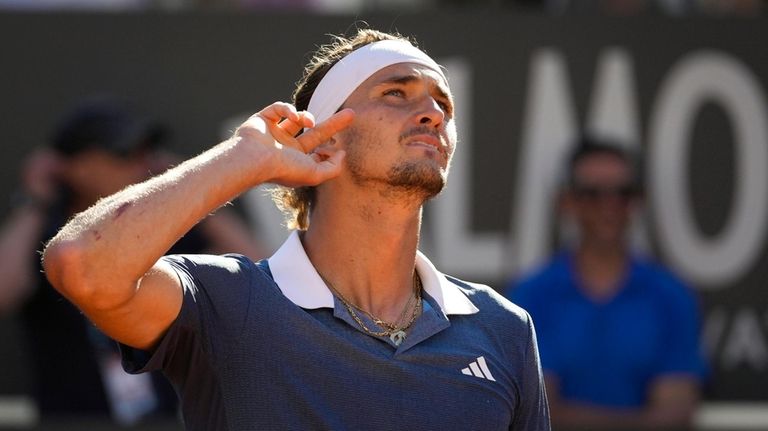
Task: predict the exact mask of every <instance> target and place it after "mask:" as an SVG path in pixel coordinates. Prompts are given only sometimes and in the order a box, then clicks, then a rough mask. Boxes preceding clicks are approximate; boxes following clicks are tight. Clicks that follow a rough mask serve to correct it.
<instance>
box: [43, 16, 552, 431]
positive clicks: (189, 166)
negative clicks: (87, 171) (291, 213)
mask: <svg viewBox="0 0 768 431" xmlns="http://www.w3.org/2000/svg"><path fill="white" fill-rule="evenodd" d="M295 103H296V107H295V108H294V106H292V105H289V104H286V103H275V104H272V105H270V106H269V107H267V108H266V109H264V110H262V111H261V112H259V113H258V114H256V115H254V116H252V117H251V118H250V119H249V120H247V121H246V122H245V123H244V124H243V125H241V126H240V127H239V128H238V129H237V131H236V132H235V134H234V136H233V137H232V138H231V139H229V140H227V141H225V142H223V143H221V144H219V145H218V146H216V147H214V148H212V149H210V150H208V151H207V152H205V153H203V154H202V155H200V156H198V157H196V158H194V159H192V160H190V161H187V162H185V163H183V164H182V165H180V166H178V167H177V168H175V169H173V170H171V171H170V172H168V173H166V174H165V175H162V176H160V177H156V178H154V179H152V180H150V181H148V182H146V183H143V184H140V185H137V186H133V187H131V188H129V189H127V190H125V191H123V192H121V193H119V194H116V195H114V196H111V197H109V198H107V199H105V200H104V201H102V202H101V203H99V204H98V205H96V206H95V207H94V208H92V209H90V210H88V211H86V212H84V213H82V214H80V215H78V216H77V217H75V218H74V219H73V220H72V222H71V223H70V224H68V225H67V226H66V227H65V228H64V229H63V230H62V231H61V232H60V233H59V235H58V236H57V237H56V238H54V239H53V240H52V241H51V242H50V244H49V245H48V247H47V249H46V251H45V255H44V262H45V269H46V272H47V274H48V277H49V278H50V279H51V280H52V283H53V284H54V285H55V286H56V287H57V288H58V289H59V290H61V291H62V292H64V294H65V295H66V296H68V297H69V298H70V299H71V300H72V301H73V302H75V303H76V304H78V305H79V306H80V307H81V308H82V309H83V311H84V312H85V313H86V314H87V315H88V316H89V317H90V318H91V319H92V320H93V321H94V322H95V323H96V324H97V325H98V326H99V327H100V328H102V329H103V330H104V331H106V332H107V333H108V334H110V335H111V336H112V337H114V338H115V339H117V340H118V341H120V342H121V343H123V344H124V345H126V346H130V347H126V349H125V352H124V361H125V363H126V365H127V367H128V368H129V369H132V370H149V369H156V368H160V369H162V370H163V371H164V373H165V374H166V375H167V376H168V378H169V379H170V380H171V381H172V382H173V383H174V384H175V386H176V388H177V390H178V391H179V393H180V396H181V403H182V409H183V414H184V418H185V422H186V426H187V428H188V429H195V430H196V429H200V430H202V429H208V430H210V429H236V430H245V429H248V430H251V429H333V430H343V429H350V430H358V429H366V430H385V429H386V430H394V429H413V430H426V429H430V430H431V429H456V430H467V429H478V430H480V429H482V430H509V429H515V430H545V429H549V424H548V409H547V404H546V398H545V392H544V387H543V381H542V379H541V374H540V367H539V362H538V353H537V347H536V338H535V333H534V330H533V325H532V323H531V320H530V319H529V318H528V316H527V314H526V313H525V312H524V311H522V310H521V309H520V308H517V307H515V306H514V305H512V304H511V303H509V302H508V301H506V300H504V299H503V297H501V295H498V294H496V293H495V292H493V291H492V290H491V289H490V288H488V287H485V286H480V285H475V284H469V283H465V282H462V281H459V280H456V279H454V278H451V277H448V276H445V275H443V274H441V273H440V272H438V271H437V270H436V269H435V268H434V266H433V265H432V264H431V263H430V262H429V260H427V258H426V257H424V256H423V255H421V254H420V253H418V252H417V246H418V240H419V229H420V221H421V210H422V204H423V203H424V201H425V200H426V199H428V198H430V197H432V196H434V195H435V194H437V193H438V192H439V191H440V190H441V188H442V187H443V185H444V183H445V180H446V175H447V171H448V166H449V162H450V158H451V155H452V154H453V150H454V146H455V144H456V130H455V124H454V119H453V100H452V97H451V93H450V90H449V88H448V83H447V81H446V79H445V77H444V75H443V72H442V70H441V68H440V67H439V66H438V65H437V64H436V63H435V62H434V60H432V59H431V58H429V57H428V56H427V55H426V54H425V53H423V52H422V51H420V50H419V49H417V48H415V47H414V46H412V45H411V44H410V43H409V42H408V41H406V40H404V39H402V38H400V37H397V36H393V35H389V34H385V33H380V32H376V31H373V30H361V31H360V32H359V33H358V34H357V35H356V36H355V37H354V38H353V39H351V40H348V39H345V38H338V39H336V42H335V43H334V44H333V45H330V46H325V47H323V48H321V50H320V51H319V52H318V53H317V55H316V56H315V58H314V59H313V60H312V62H311V63H310V65H309V67H308V68H307V71H306V74H305V76H304V79H303V80H302V82H301V83H300V84H299V86H298V88H297V91H296V94H295ZM304 109H308V110H309V112H311V114H310V113H308V112H305V111H304ZM313 116H314V120H313ZM316 123H317V124H316ZM302 129H305V130H304V132H303V133H302V134H301V135H299V136H298V138H295V137H294V136H295V135H296V134H297V133H298V132H299V131H300V130H302ZM264 182H271V183H277V184H282V185H284V186H293V187H300V188H299V189H297V190H296V193H290V192H289V193H285V194H284V196H283V197H284V198H285V199H284V200H283V204H285V205H289V206H290V209H292V210H295V211H296V215H297V217H298V218H297V219H296V220H295V222H296V223H297V225H298V226H299V227H301V228H302V229H306V230H303V231H296V232H293V233H292V234H291V236H290V237H289V239H288V240H287V241H286V243H285V244H284V245H283V246H282V247H281V248H280V249H279V250H278V251H277V252H276V253H275V254H274V255H273V256H272V257H271V258H269V259H268V260H267V261H262V262H260V263H258V264H254V263H253V262H251V261H250V260H248V259H245V258H243V257H240V256H220V257H216V256H172V257H165V258H161V256H162V255H163V253H165V251H166V250H167V248H168V245H169V244H170V243H172V241H173V240H174V239H175V238H177V237H178V236H179V235H181V234H183V233H184V232H185V231H186V230H188V229H190V228H191V227H192V226H193V225H194V224H195V223H196V222H197V221H198V220H200V219H201V218H203V217H204V216H205V215H206V214H207V213H208V212H210V211H211V210H212V209H214V208H216V207H218V206H219V205H222V204H223V203H225V202H227V201H228V200H229V199H232V198H233V197H235V196H237V195H238V194H239V193H242V192H244V191H246V190H247V189H248V188H250V187H253V186H255V185H257V184H260V183H264ZM304 186H315V187H311V188H305V187H304ZM310 222H311V223H310Z"/></svg>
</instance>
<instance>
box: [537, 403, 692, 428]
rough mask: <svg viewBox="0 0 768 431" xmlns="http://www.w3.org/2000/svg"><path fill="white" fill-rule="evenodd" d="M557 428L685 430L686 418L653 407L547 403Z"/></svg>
mask: <svg viewBox="0 0 768 431" xmlns="http://www.w3.org/2000/svg"><path fill="white" fill-rule="evenodd" d="M550 409H551V415H552V423H553V425H554V426H555V428H556V429H557V430H563V431H576V430H593V429H602V430H686V429H689V426H690V423H689V419H690V418H685V417H680V416H677V417H672V416H669V415H660V414H659V413H658V412H657V411H655V410H654V409H653V408H616V409H614V408H605V407H597V406H591V405H586V404H581V403H568V402H565V403H563V402H558V403H551V404H550Z"/></svg>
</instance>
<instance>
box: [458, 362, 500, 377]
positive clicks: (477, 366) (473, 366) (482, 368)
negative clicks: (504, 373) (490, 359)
mask: <svg viewBox="0 0 768 431" xmlns="http://www.w3.org/2000/svg"><path fill="white" fill-rule="evenodd" d="M461 373H462V374H466V375H468V376H475V377H479V378H481V379H488V380H490V381H492V382H495V381H496V379H494V378H493V374H491V370H489V369H488V364H487V363H486V362H485V358H484V357H483V356H479V357H478V358H477V359H475V360H474V361H472V362H470V363H469V366H468V367H467V368H464V369H462V370H461Z"/></svg>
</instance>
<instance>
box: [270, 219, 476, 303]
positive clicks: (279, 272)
mask: <svg viewBox="0 0 768 431" xmlns="http://www.w3.org/2000/svg"><path fill="white" fill-rule="evenodd" d="M267 260H268V262H269V269H270V271H271V272H272V278H273V279H274V280H275V283H277V286H278V287H279V288H280V290H281V291H282V292H283V295H285V296H286V298H288V299H290V300H291V302H293V303H294V304H296V305H298V306H299V307H301V308H305V309H315V308H333V304H334V301H333V294H331V291H330V290H329V289H328V287H327V286H326V285H325V282H323V279H322V278H320V274H318V273H317V270H316V269H315V267H314V266H312V262H310V261H309V257H307V253H306V252H305V251H304V246H303V245H302V244H301V240H300V239H299V234H298V232H297V231H293V232H292V233H291V235H290V236H289V237H288V239H287V240H286V241H285V242H284V243H283V245H282V246H280V248H279V249H278V250H277V251H276V252H275V254H273V255H272V257H270V258H269V259H267ZM416 271H417V272H418V273H419V276H420V277H421V283H422V285H423V286H424V290H425V291H426V292H427V293H428V294H429V296H431V297H432V298H434V299H435V301H437V303H438V305H440V308H441V309H442V310H443V312H444V313H445V314H446V315H449V314H474V313H477V312H478V311H479V310H478V309H477V307H475V305H474V304H472V301H470V300H469V298H467V296H466V295H464V293H463V292H462V291H461V290H460V289H459V288H458V286H456V285H455V284H453V283H451V282H450V281H448V279H446V278H445V275H443V274H442V273H441V272H439V271H438V270H437V269H435V266H434V265H432V262H430V261H429V259H427V257H426V256H424V255H423V254H422V253H421V252H420V251H418V250H417V251H416Z"/></svg>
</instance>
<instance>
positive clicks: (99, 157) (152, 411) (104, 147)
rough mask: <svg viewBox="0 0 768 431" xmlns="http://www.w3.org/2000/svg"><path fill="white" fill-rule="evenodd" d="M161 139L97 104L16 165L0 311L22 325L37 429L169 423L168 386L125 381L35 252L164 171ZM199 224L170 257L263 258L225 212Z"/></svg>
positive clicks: (2, 240)
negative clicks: (66, 424) (62, 423)
mask: <svg viewBox="0 0 768 431" xmlns="http://www.w3.org/2000/svg"><path fill="white" fill-rule="evenodd" d="M164 135H165V132H164V129H163V128H162V127H161V126H160V125H159V124H157V123H155V122H154V121H151V120H150V119H148V118H145V117H143V116H142V115H141V114H139V113H138V112H136V111H135V110H133V109H132V108H131V106H130V105H129V104H128V103H126V102H124V101H121V100H117V99H114V98H105V97H100V98H96V99H93V100H88V101H86V102H85V103H83V104H82V105H81V106H78V107H77V108H76V109H75V110H74V111H73V112H72V113H70V114H69V115H67V116H66V117H65V118H64V119H63V121H62V123H61V125H60V126H59V127H58V129H57V130H56V132H55V134H54V137H53V142H52V144H53V145H52V147H50V148H42V149H39V150H37V151H35V152H34V153H33V154H32V155H31V156H30V157H29V159H28V160H27V161H26V162H25V164H24V167H23V169H22V187H23V192H22V193H20V194H19V195H18V196H16V197H15V199H14V202H13V207H14V208H13V209H12V210H11V212H10V214H9V215H8V217H7V218H6V220H5V221H4V223H3V225H2V227H1V228H0V311H18V313H19V315H20V317H21V319H22V326H23V327H24V330H25V333H26V335H27V345H28V348H29V349H30V355H29V357H30V358H31V359H32V360H33V363H32V364H31V366H30V369H31V370H32V371H33V373H34V375H33V376H32V379H33V385H34V388H35V390H34V394H33V395H34V398H35V400H36V402H37V404H38V407H39V410H40V414H41V417H42V419H43V420H44V421H48V420H55V419H59V418H71V419H79V418H83V417H90V418H97V417H101V418H108V417H110V416H111V417H112V419H114V420H115V421H117V422H118V423H121V424H131V423H135V422H137V421H139V420H140V419H141V418H146V417H148V416H152V415H169V416H172V417H175V416H176V396H175V394H174V392H173V389H171V386H170V385H169V384H167V383H165V380H164V378H163V377H161V376H159V375H158V376H134V375H129V374H127V373H125V372H124V371H123V370H122V367H121V366H120V360H119V354H118V352H117V349H116V345H115V343H113V342H111V340H108V339H107V338H106V337H105V336H103V335H102V334H101V333H100V332H99V331H98V330H97V329H96V328H95V327H93V326H92V325H91V324H89V323H88V322H87V321H86V319H85V318H84V317H83V315H82V313H81V312H80V311H79V310H77V309H76V308H75V307H74V306H73V305H72V304H71V303H70V302H69V301H67V300H65V299H64V298H63V297H61V296H60V295H59V293H58V292H56V291H55V290H54V289H53V288H52V287H50V285H49V284H48V282H47V280H46V278H45V276H44V275H43V274H42V272H41V267H40V256H39V253H38V250H40V249H41V248H42V246H43V244H44V243H45V242H46V241H47V240H48V239H49V238H51V237H52V236H53V235H54V234H55V233H56V232H57V231H58V229H59V227H61V226H62V225H63V224H64V223H65V222H66V221H67V220H68V219H69V217H70V216H72V215H73V214H75V213H77V212H79V211H82V210H84V209H86V208H87V207H89V206H90V205H92V204H93V203H94V202H96V200H98V199H99V198H101V197H104V196H108V195H110V194H112V193H114V192H116V191H119V190H120V189H122V188H124V187H125V186H127V185H129V184H132V183H135V182H138V181H142V180H144V179H146V177H147V176H148V175H149V174H150V173H151V172H153V171H154V173H158V171H160V170H164V169H165V168H167V167H168V163H169V162H168V160H169V159H168V157H167V155H164V154H163V153H160V152H159V151H157V149H158V146H159V145H160V144H161V143H162V141H163V137H164ZM198 226H199V228H196V229H195V230H192V231H190V232H189V233H188V234H187V235H185V236H184V237H183V238H182V239H181V240H179V242H178V243H176V245H175V246H174V248H172V249H171V251H170V252H171V253H200V252H214V253H224V252H235V251H236V252H240V253H244V254H247V255H250V256H251V257H252V258H254V259H256V258H259V257H261V255H262V253H261V251H260V250H258V249H257V248H255V246H254V245H253V241H252V238H251V235H250V231H249V229H247V228H246V226H245V224H244V223H243V222H242V221H241V220H240V218H239V217H238V216H236V215H235V214H234V213H233V212H232V210H229V209H226V208H224V209H222V210H220V211H218V212H217V214H216V215H214V216H211V217H209V218H208V219H206V220H205V221H204V222H203V223H202V224H200V225H198ZM115 258H116V259H119V256H115Z"/></svg>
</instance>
